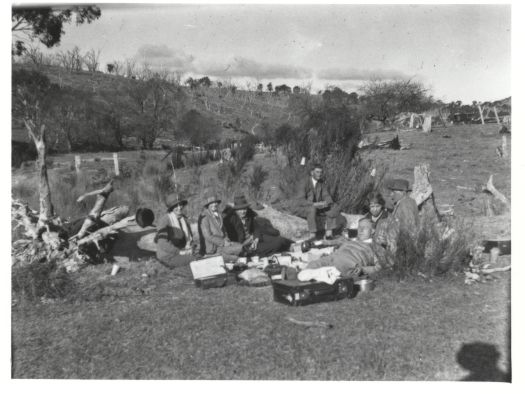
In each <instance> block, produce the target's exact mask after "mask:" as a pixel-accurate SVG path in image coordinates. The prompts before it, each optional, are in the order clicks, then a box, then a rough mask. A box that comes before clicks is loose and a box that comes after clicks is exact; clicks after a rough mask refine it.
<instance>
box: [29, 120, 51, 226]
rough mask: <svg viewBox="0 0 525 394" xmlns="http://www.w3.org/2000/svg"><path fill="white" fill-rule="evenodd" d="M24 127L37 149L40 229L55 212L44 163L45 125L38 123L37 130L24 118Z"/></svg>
mask: <svg viewBox="0 0 525 394" xmlns="http://www.w3.org/2000/svg"><path fill="white" fill-rule="evenodd" d="M24 124H25V127H26V129H27V132H28V133H29V136H30V137H31V139H32V140H33V142H34V144H35V147H36V151H37V155H38V157H37V166H38V172H39V183H38V191H39V194H40V198H39V205H40V213H39V215H38V224H37V227H38V228H39V229H40V228H42V227H44V226H45V225H46V224H47V223H48V222H49V220H50V219H51V218H52V217H53V216H54V214H55V212H54V209H53V204H52V202H51V190H50V189H49V181H48V178H47V164H46V142H45V132H46V126H45V125H44V124H42V125H40V127H39V130H38V131H37V128H38V127H37V126H36V125H35V124H34V123H33V122H32V121H31V120H27V119H26V120H24Z"/></svg>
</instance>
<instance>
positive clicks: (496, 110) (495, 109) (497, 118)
mask: <svg viewBox="0 0 525 394" xmlns="http://www.w3.org/2000/svg"><path fill="white" fill-rule="evenodd" d="M494 115H496V122H498V124H500V122H499V116H498V109H497V108H496V107H494Z"/></svg>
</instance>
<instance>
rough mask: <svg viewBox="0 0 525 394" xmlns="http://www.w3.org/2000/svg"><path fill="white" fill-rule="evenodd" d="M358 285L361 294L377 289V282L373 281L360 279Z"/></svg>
mask: <svg viewBox="0 0 525 394" xmlns="http://www.w3.org/2000/svg"><path fill="white" fill-rule="evenodd" d="M356 285H358V286H359V291H360V292H367V291H372V290H374V289H375V287H376V281H375V280H373V279H360V280H358V281H357V282H356Z"/></svg>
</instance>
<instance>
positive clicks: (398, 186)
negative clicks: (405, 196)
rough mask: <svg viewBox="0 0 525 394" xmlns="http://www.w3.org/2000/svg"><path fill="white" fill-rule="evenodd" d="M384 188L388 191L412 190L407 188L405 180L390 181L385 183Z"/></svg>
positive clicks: (407, 184)
mask: <svg viewBox="0 0 525 394" xmlns="http://www.w3.org/2000/svg"><path fill="white" fill-rule="evenodd" d="M386 187H387V188H388V189H390V190H401V191H404V192H408V191H410V190H412V189H410V187H409V183H408V181H407V180H405V179H390V180H389V181H388V182H387V183H386Z"/></svg>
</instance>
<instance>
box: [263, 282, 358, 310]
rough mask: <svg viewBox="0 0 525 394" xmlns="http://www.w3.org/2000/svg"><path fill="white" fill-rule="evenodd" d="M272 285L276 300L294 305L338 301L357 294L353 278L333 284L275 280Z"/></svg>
mask: <svg viewBox="0 0 525 394" xmlns="http://www.w3.org/2000/svg"><path fill="white" fill-rule="evenodd" d="M272 286H273V299H274V301H277V302H281V303H283V304H287V305H293V306H303V305H309V304H314V303H318V302H327V301H337V300H341V299H343V298H352V297H354V296H355V290H354V280H353V279H352V278H341V279H338V280H336V281H335V283H334V284H332V285H330V284H328V283H324V282H301V281H299V280H296V279H294V280H275V281H273V282H272Z"/></svg>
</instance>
